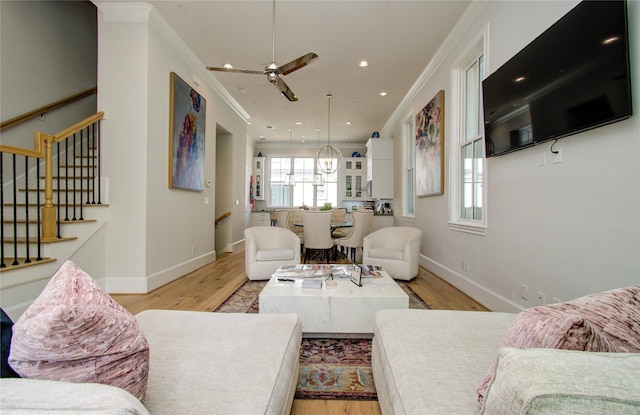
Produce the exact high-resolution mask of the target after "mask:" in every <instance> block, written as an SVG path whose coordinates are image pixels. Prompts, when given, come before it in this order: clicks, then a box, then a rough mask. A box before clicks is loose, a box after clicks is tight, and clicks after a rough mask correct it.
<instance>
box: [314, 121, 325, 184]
mask: <svg viewBox="0 0 640 415" xmlns="http://www.w3.org/2000/svg"><path fill="white" fill-rule="evenodd" d="M318 150H320V129H319V128H318ZM319 161H320V159H318V162H319ZM312 184H313V186H324V179H323V178H322V175H321V174H320V173H316V174H314V175H313V183H312Z"/></svg>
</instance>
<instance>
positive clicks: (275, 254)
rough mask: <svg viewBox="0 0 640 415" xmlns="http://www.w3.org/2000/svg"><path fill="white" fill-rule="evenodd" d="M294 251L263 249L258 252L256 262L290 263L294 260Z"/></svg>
mask: <svg viewBox="0 0 640 415" xmlns="http://www.w3.org/2000/svg"><path fill="white" fill-rule="evenodd" d="M294 255H295V253H294V252H293V249H287V248H281V249H262V250H260V251H258V252H256V260H258V261H280V260H282V261H289V260H292V259H293V258H294Z"/></svg>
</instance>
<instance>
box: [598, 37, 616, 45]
mask: <svg viewBox="0 0 640 415" xmlns="http://www.w3.org/2000/svg"><path fill="white" fill-rule="evenodd" d="M618 40H620V36H612V37H610V38H608V39H605V40H603V41H602V44H603V45H608V44H609V43H613V42H616V41H618Z"/></svg>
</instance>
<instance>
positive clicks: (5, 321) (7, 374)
mask: <svg viewBox="0 0 640 415" xmlns="http://www.w3.org/2000/svg"><path fill="white" fill-rule="evenodd" d="M0 319H1V323H2V327H1V331H0V333H1V335H2V337H1V341H0V343H1V344H0V348H1V352H2V353H1V355H0V359H2V360H1V361H0V377H2V378H19V377H20V375H18V374H17V373H16V372H15V371H14V370H13V368H11V366H9V351H10V350H11V335H12V334H13V321H12V320H11V317H9V316H8V315H7V313H5V312H4V310H3V309H1V308H0Z"/></svg>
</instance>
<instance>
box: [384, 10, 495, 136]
mask: <svg viewBox="0 0 640 415" xmlns="http://www.w3.org/2000/svg"><path fill="white" fill-rule="evenodd" d="M488 4H489V1H488V0H474V1H472V2H471V4H469V7H467V9H466V10H465V12H464V14H463V15H462V17H460V19H459V20H458V22H457V23H456V24H455V26H454V27H453V29H451V32H449V34H448V35H447V37H446V38H445V40H444V42H442V44H441V45H440V47H439V48H438V51H437V52H436V53H435V54H434V55H433V58H432V59H431V60H430V61H429V63H428V64H427V66H426V67H425V69H424V71H422V73H421V74H420V76H419V77H418V79H416V82H414V84H413V85H412V86H411V88H410V89H409V91H408V92H407V94H406V95H405V96H404V98H403V99H402V101H401V102H400V104H399V105H398V106H397V107H396V110H395V111H394V112H393V114H391V116H390V117H389V119H388V120H387V122H385V124H384V126H383V127H382V130H380V131H381V132H383V133H384V134H386V135H387V136H391V135H390V134H391V133H392V132H393V126H394V124H395V123H396V121H397V120H398V118H399V117H401V116H403V115H404V114H405V113H406V111H407V109H408V107H409V105H410V104H411V102H412V101H413V100H414V99H415V98H416V96H417V95H418V93H419V92H420V91H422V89H423V88H425V87H426V85H427V83H428V82H429V80H430V79H431V77H432V76H433V75H434V73H435V72H436V70H437V69H438V68H439V67H440V65H442V63H443V62H444V61H445V59H446V58H447V57H448V56H449V54H450V53H451V51H452V50H454V48H455V46H456V45H457V44H458V43H459V42H460V39H462V37H463V36H464V35H465V33H466V30H467V28H468V27H469V26H471V25H472V23H473V22H474V21H475V20H476V19H477V18H478V15H479V14H480V13H481V12H482V11H483V10H484V9H485V8H486V7H487V6H488Z"/></svg>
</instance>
